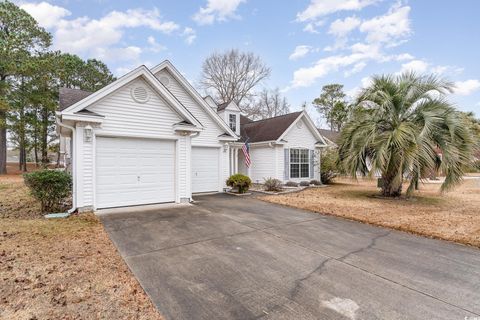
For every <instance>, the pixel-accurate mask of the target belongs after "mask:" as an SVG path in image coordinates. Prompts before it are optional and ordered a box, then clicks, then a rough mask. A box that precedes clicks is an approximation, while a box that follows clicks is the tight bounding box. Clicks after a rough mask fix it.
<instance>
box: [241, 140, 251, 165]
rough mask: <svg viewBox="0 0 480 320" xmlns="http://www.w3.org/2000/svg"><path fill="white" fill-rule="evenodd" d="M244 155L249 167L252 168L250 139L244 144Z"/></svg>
mask: <svg viewBox="0 0 480 320" xmlns="http://www.w3.org/2000/svg"><path fill="white" fill-rule="evenodd" d="M242 151H243V155H244V156H245V165H246V166H247V168H250V165H251V164H252V160H251V159H250V147H249V146H248V140H247V141H245V144H244V145H243V146H242Z"/></svg>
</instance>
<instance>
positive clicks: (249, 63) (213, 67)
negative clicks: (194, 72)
mask: <svg viewBox="0 0 480 320" xmlns="http://www.w3.org/2000/svg"><path fill="white" fill-rule="evenodd" d="M269 76H270V68H269V67H267V66H266V65H265V63H263V61H262V60H261V59H260V57H259V56H257V55H255V54H253V53H252V52H240V51H238V50H237V49H231V50H228V51H226V52H223V53H213V54H211V55H210V56H209V57H208V58H207V59H205V61H204V62H203V65H202V76H201V80H200V84H201V86H202V87H203V88H204V89H205V90H206V91H209V92H211V93H212V94H213V95H214V96H215V99H217V101H221V102H230V101H234V102H235V103H236V104H237V105H238V106H239V107H240V108H241V109H243V107H244V105H242V101H243V100H244V99H245V98H249V97H251V96H252V95H253V88H254V87H255V86H256V85H258V84H259V83H260V82H261V81H262V80H265V79H266V78H268V77H269Z"/></svg>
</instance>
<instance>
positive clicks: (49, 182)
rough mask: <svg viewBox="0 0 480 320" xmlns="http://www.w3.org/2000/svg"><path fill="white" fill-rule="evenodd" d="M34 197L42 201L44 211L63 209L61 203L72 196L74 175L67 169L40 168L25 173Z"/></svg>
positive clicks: (26, 182)
mask: <svg viewBox="0 0 480 320" xmlns="http://www.w3.org/2000/svg"><path fill="white" fill-rule="evenodd" d="M23 178H24V180H25V184H26V185H27V187H28V188H29V189H30V193H31V194H32V196H33V197H34V198H36V199H37V200H38V201H40V203H41V205H42V212H53V211H54V210H57V209H61V203H62V201H64V200H65V199H66V198H67V197H68V196H70V193H71V189H72V177H71V176H70V174H68V173H67V172H65V171H57V170H48V169H44V170H39V171H35V172H31V173H26V174H24V175H23Z"/></svg>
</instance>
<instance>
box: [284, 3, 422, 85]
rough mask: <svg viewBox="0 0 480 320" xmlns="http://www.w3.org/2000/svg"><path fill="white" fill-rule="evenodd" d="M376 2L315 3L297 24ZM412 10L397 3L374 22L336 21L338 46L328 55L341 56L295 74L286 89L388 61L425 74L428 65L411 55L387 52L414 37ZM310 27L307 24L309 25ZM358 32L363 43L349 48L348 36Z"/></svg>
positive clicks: (333, 28) (333, 29) (332, 31)
mask: <svg viewBox="0 0 480 320" xmlns="http://www.w3.org/2000/svg"><path fill="white" fill-rule="evenodd" d="M375 2H377V1H373V0H372V1H361V0H358V1H348V0H346V1H334V0H322V1H320V0H312V1H311V3H310V6H309V8H307V10H305V11H304V12H302V13H299V14H298V15H297V20H299V21H307V22H309V23H314V22H315V20H314V19H317V18H318V17H323V16H325V15H327V14H331V13H333V12H337V11H342V10H360V9H362V8H364V7H365V6H367V5H370V4H373V3H375ZM409 14H410V7H409V6H403V5H402V3H401V2H396V3H395V4H394V5H393V6H391V7H390V9H389V10H388V12H386V13H385V14H383V15H379V16H376V17H373V18H371V19H366V20H362V19H360V18H357V17H356V16H350V17H346V18H343V19H337V20H335V21H334V22H333V23H331V25H330V27H329V30H328V33H329V34H331V35H333V36H334V37H335V43H334V44H332V45H330V46H327V47H326V48H325V49H324V50H325V51H336V50H339V49H341V50H342V53H339V54H335V55H331V56H328V57H325V58H322V59H320V60H318V61H317V62H316V63H315V64H314V65H313V66H309V67H303V68H300V69H298V70H296V71H295V72H294V74H293V80H292V81H291V83H290V86H289V87H287V89H291V88H295V87H307V86H310V85H312V84H314V83H315V81H316V80H317V79H319V78H321V77H324V76H326V75H328V74H330V73H332V72H339V71H342V72H343V74H344V76H346V77H348V76H350V75H352V74H355V73H358V72H360V71H362V70H363V69H364V68H365V67H366V66H367V65H368V63H369V62H371V61H374V62H378V63H385V62H388V61H400V62H404V64H403V65H402V68H404V69H415V70H416V71H418V72H424V71H426V70H427V68H428V67H429V65H428V63H426V62H424V61H422V60H414V59H415V58H414V57H413V56H412V55H411V54H409V53H401V54H391V53H388V52H387V49H388V48H392V47H394V46H398V45H399V44H401V43H403V42H404V41H406V40H407V39H408V37H409V36H410V35H411V33H412V31H411V27H410V25H411V23H410V18H409ZM307 26H308V24H307ZM354 30H358V31H359V32H360V35H362V34H363V35H364V39H363V40H361V41H360V42H357V43H354V44H353V45H349V38H348V35H349V34H350V33H351V32H352V31H354Z"/></svg>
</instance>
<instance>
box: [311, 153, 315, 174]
mask: <svg viewBox="0 0 480 320" xmlns="http://www.w3.org/2000/svg"><path fill="white" fill-rule="evenodd" d="M314 158H315V151H314V150H310V179H313V178H315V161H314V160H315V159H314Z"/></svg>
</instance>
